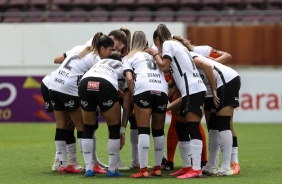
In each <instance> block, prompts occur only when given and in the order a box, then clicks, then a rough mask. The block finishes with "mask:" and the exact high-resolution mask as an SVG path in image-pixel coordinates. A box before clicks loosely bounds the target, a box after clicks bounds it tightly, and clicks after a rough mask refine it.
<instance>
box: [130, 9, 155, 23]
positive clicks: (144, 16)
mask: <svg viewBox="0 0 282 184" xmlns="http://www.w3.org/2000/svg"><path fill="white" fill-rule="evenodd" d="M134 13H135V15H134V16H133V18H132V21H133V22H151V21H152V13H153V12H152V11H151V10H150V9H149V8H148V7H139V8H137V9H136V10H135V11H134Z"/></svg>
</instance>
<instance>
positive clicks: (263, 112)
mask: <svg viewBox="0 0 282 184" xmlns="http://www.w3.org/2000/svg"><path fill="white" fill-rule="evenodd" d="M166 24H167V26H168V28H169V29H170V30H171V32H172V33H173V34H174V35H180V36H184V37H185V35H186V32H185V30H186V25H184V24H182V23H166ZM121 25H122V26H124V27H127V28H128V29H130V30H131V32H132V34H133V32H134V31H139V30H142V31H144V32H145V34H146V35H147V37H148V41H149V45H151V44H152V34H153V32H154V30H155V29H156V27H157V25H158V23H64V24H61V23H43V24H0V35H1V36H0V42H1V49H0V55H1V61H0V78H1V80H0V104H4V103H5V99H2V98H1V90H7V89H4V88H5V87H3V86H7V85H9V84H7V82H5V76H6V77H11V76H45V75H46V74H48V73H50V72H51V71H52V70H54V69H55V68H56V67H57V66H56V65H55V64H53V59H54V58H55V57H56V56H58V55H60V54H63V53H64V52H65V51H67V50H69V49H70V48H72V47H73V46H75V45H79V44H84V43H85V42H86V41H87V40H89V39H90V38H91V37H92V36H93V35H94V34H95V33H96V32H98V31H101V32H103V33H105V34H108V33H109V32H110V31H111V30H114V29H119V28H120V27H121ZM234 69H235V70H236V71H238V73H240V75H241V78H242V87H241V91H240V107H239V108H238V109H236V110H235V114H234V122H239V123H245V122H246V123H282V87H281V81H280V80H281V79H282V68H270V67H268V68H234ZM4 83H5V85H2V84H4ZM1 86H2V87H1ZM7 98H8V97H7ZM2 108H3V107H1V105H0V120H1V112H4V110H7V109H2ZM169 119H170V116H168V118H167V121H169Z"/></svg>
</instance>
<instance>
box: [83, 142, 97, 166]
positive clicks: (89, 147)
mask: <svg viewBox="0 0 282 184" xmlns="http://www.w3.org/2000/svg"><path fill="white" fill-rule="evenodd" d="M82 148H83V158H84V163H85V169H86V171H87V170H91V171H93V166H94V161H93V158H92V151H93V140H92V139H82Z"/></svg>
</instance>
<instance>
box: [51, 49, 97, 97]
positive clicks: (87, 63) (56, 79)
mask: <svg viewBox="0 0 282 184" xmlns="http://www.w3.org/2000/svg"><path fill="white" fill-rule="evenodd" d="M84 48H85V46H81V47H74V48H73V49H72V50H71V51H70V52H69V54H68V56H67V57H66V58H65V60H64V61H63V63H62V64H61V65H60V67H59V68H58V69H57V70H56V71H55V72H54V73H53V75H52V76H51V77H52V82H51V85H50V88H49V89H52V90H54V91H58V92H61V93H64V94H68V95H72V96H78V85H79V82H80V79H81V77H82V75H83V74H84V73H85V72H87V71H88V70H89V69H90V68H91V67H92V66H93V65H94V64H96V63H97V62H98V61H99V60H100V57H99V56H98V55H97V54H94V53H93V52H91V53H89V54H87V55H85V56H84V57H83V58H80V56H79V53H80V52H81V51H82V50H83V49H84Z"/></svg>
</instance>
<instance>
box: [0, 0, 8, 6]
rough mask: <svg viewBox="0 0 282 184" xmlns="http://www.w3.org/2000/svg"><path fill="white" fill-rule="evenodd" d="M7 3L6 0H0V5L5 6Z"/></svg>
mask: <svg viewBox="0 0 282 184" xmlns="http://www.w3.org/2000/svg"><path fill="white" fill-rule="evenodd" d="M7 3H8V0H1V1H0V7H3V6H6V5H7Z"/></svg>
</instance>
